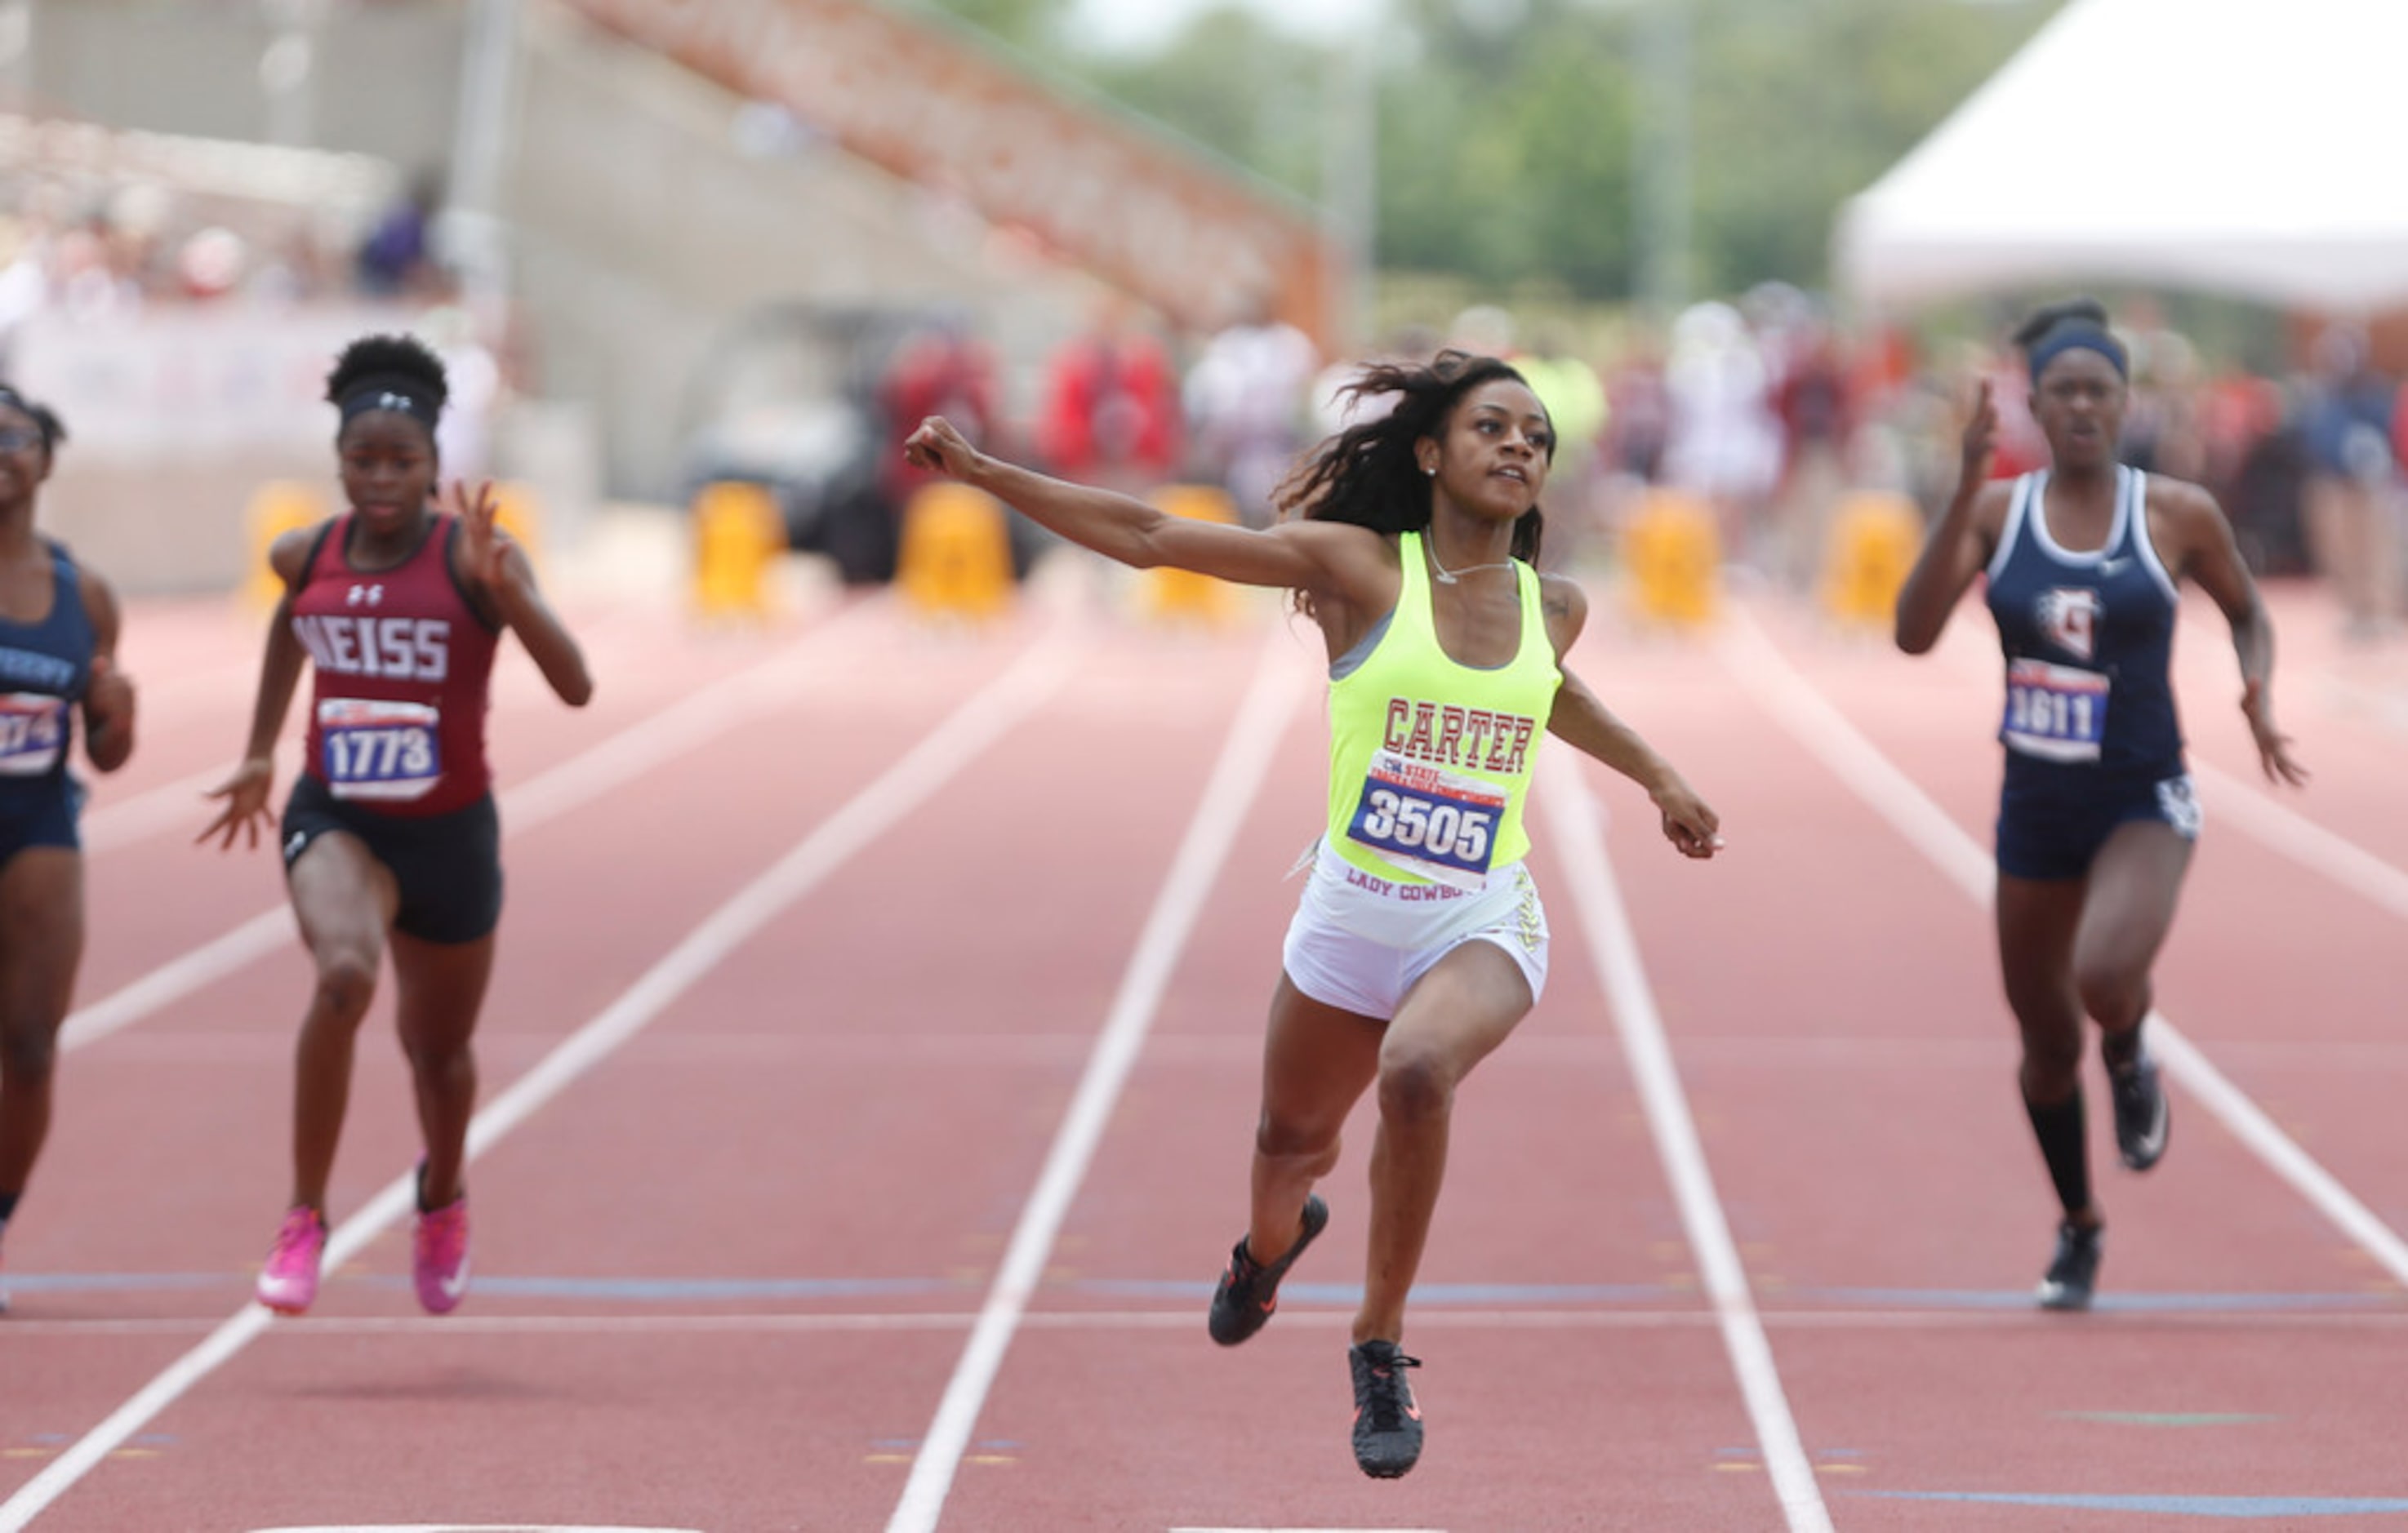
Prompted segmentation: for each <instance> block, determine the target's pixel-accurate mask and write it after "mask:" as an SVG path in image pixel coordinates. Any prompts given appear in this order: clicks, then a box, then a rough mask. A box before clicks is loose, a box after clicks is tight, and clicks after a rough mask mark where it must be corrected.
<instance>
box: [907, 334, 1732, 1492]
mask: <svg viewBox="0 0 2408 1533" xmlns="http://www.w3.org/2000/svg"><path fill="white" fill-rule="evenodd" d="M1353 390H1354V392H1355V394H1358V395H1361V396H1368V397H1373V398H1376V397H1379V396H1381V395H1383V394H1385V395H1393V408H1392V410H1391V411H1390V412H1389V413H1387V414H1385V415H1383V416H1381V417H1379V418H1378V419H1373V420H1368V421H1364V422H1362V423H1358V424H1356V425H1354V426H1352V427H1350V428H1349V429H1348V430H1346V431H1345V432H1343V433H1342V434H1341V435H1340V436H1338V437H1334V438H1332V439H1331V440H1329V441H1328V442H1326V443H1325V444H1324V445H1323V447H1322V448H1321V449H1320V450H1319V451H1317V452H1316V453H1315V454H1314V455H1313V456H1312V459H1311V460H1310V462H1309V463H1307V464H1306V465H1305V466H1304V467H1303V469H1302V470H1301V471H1300V472H1299V473H1298V474H1297V475H1296V476H1295V477H1294V478H1292V479H1291V480H1290V481H1289V482H1288V484H1287V485H1286V486H1285V487H1284V489H1283V494H1282V495H1281V510H1282V513H1283V517H1284V518H1285V519H1284V520H1283V521H1281V522H1279V523H1275V524H1273V525H1271V526H1269V527H1268V528H1264V529H1261V530H1252V529H1248V528H1244V527H1238V526H1226V525H1217V524H1214V523H1205V522H1197V521H1189V520H1185V519H1183V518H1177V517H1170V516H1166V515H1164V514H1163V513H1162V512H1160V511H1157V510H1156V509H1154V508H1153V507H1151V506H1149V505H1147V504H1145V503H1144V502H1142V501H1139V500H1133V499H1129V498H1127V497H1125V496H1123V495H1119V494H1111V493H1110V492H1107V491H1102V490H1096V489H1090V488H1087V487H1084V486H1081V485H1076V484H1068V483H1065V482H1063V481H1062V480H1054V479H1048V478H1046V477H1044V476H1042V475H1039V474H1036V473H1032V472H1030V471H1029V470H1027V469H1025V468H1020V467H1016V466H1012V465H1010V464H1006V463H1002V462H999V461H997V460H996V459H994V458H991V457H988V456H986V455H984V454H982V453H981V452H979V451H976V450H975V449H973V448H972V447H971V446H970V445H969V444H968V442H967V441H965V440H964V439H963V437H962V436H961V434H960V433H958V432H957V431H955V430H954V429H953V427H952V426H951V425H950V424H949V423H946V422H944V421H942V420H938V419H931V420H930V421H928V422H927V423H925V424H923V425H922V426H921V427H920V428H919V429H918V430H917V431H915V432H913V433H912V435H911V437H910V442H909V444H908V448H907V451H910V453H911V455H912V457H913V459H914V460H915V461H916V462H919V463H921V464H923V465H925V466H929V467H933V468H940V469H942V470H943V471H944V472H946V473H948V474H951V475H953V477H955V478H956V479H960V480H964V481H965V482H967V483H969V484H971V485H974V486H976V487H978V488H980V489H982V490H985V491H987V492H989V493H990V494H994V495H996V497H997V498H998V499H1000V500H1002V501H1004V502H1005V503H1006V504H1008V505H1011V506H1013V507H1015V508H1017V509H1020V510H1021V511H1024V512H1025V513H1026V514H1027V515H1029V516H1030V517H1032V518H1034V519H1035V520H1036V521H1038V522H1039V523H1042V524H1044V525H1045V526H1046V527H1048V528H1050V529H1052V530H1053V531H1054V532H1057V533H1059V534H1061V535H1062V536H1063V537H1068V538H1069V539H1070V540H1072V541H1073V542H1077V543H1081V544H1083V545H1084V546H1086V547H1088V548H1090V549H1094V550H1096V551H1097V552H1100V553H1103V554H1106V555H1108V556H1109V557H1111V558H1113V559H1116V560H1119V561H1120V562H1121V563H1123V564H1126V565H1131V566H1137V567H1140V568H1143V567H1148V566H1172V567H1176V568H1181V569H1188V570H1194V571H1197V572H1198V573H1201V574H1206V575H1212V576H1217V577H1219V578H1221V579H1223V580H1235V581H1239V582H1240V583H1243V584H1247V585H1263V586H1275V587H1283V588H1286V589H1288V590H1290V591H1292V592H1294V593H1295V594H1296V598H1297V604H1298V606H1299V607H1300V609H1302V610H1303V611H1304V612H1306V613H1307V614H1308V615H1310V616H1311V617H1312V619H1313V621H1314V622H1315V623H1317V624H1319V626H1320V628H1321V632H1322V638H1323V641H1324V643H1325V645H1326V649H1327V651H1328V655H1329V678H1330V680H1329V721H1330V754H1329V760H1330V769H1329V781H1328V820H1327V829H1326V834H1325V835H1324V837H1323V838H1322V839H1321V841H1320V842H1319V843H1318V844H1317V845H1316V847H1315V848H1314V849H1313V850H1312V852H1310V853H1309V856H1310V858H1311V861H1312V875H1311V877H1310V880H1309V881H1308V882H1307V884H1306V887H1305V891H1304V895H1303V897H1302V900H1301V901H1300V903H1299V906H1298V909H1297V913H1296V918H1295V921H1294V923H1293V924H1291V925H1290V927H1289V929H1288V934H1287V939H1286V943H1285V946H1284V950H1283V972H1282V973H1281V975H1280V981H1279V985H1278V987H1277V989H1276V990H1275V991H1274V992H1273V995H1272V997H1271V1007H1270V1022H1269V1036H1268V1038H1267V1039H1266V1040H1265V1044H1264V1052H1263V1096H1262V1113H1261V1119H1260V1123H1259V1125H1258V1127H1257V1128H1256V1130H1255V1136H1254V1164H1253V1191H1252V1198H1251V1204H1252V1211H1251V1217H1250V1220H1249V1224H1248V1227H1247V1231H1246V1234H1245V1236H1244V1237H1243V1238H1242V1239H1240V1240H1239V1241H1238V1243H1237V1246H1236V1248H1235V1250H1233V1251H1232V1252H1231V1254H1230V1258H1229V1266H1228V1269H1227V1270H1226V1272H1225V1273H1223V1275H1222V1278H1221V1282H1220V1285H1219V1288H1218V1290H1217V1291H1216V1292H1215V1293H1214V1295H1213V1297H1212V1307H1211V1315H1210V1327H1209V1328H1210V1330H1211V1336H1212V1339H1213V1340H1215V1341H1218V1342H1220V1343H1221V1344H1222V1345H1224V1346H1234V1345H1236V1344H1237V1343H1239V1342H1240V1341H1243V1340H1246V1339H1247V1338H1249V1337H1251V1336H1253V1335H1254V1333H1255V1332H1256V1331H1257V1330H1259V1329H1261V1328H1262V1325H1263V1324H1264V1322H1265V1321H1267V1320H1269V1318H1270V1314H1271V1311H1272V1309H1273V1308H1274V1306H1275V1305H1276V1303H1277V1296H1278V1290H1279V1284H1280V1280H1281V1279H1282V1278H1283V1277H1284V1276H1286V1274H1287V1272H1288V1270H1289V1268H1292V1267H1293V1266H1294V1265H1295V1264H1296V1261H1297V1257H1298V1256H1300V1255H1302V1254H1303V1253H1304V1250H1305V1248H1306V1247H1307V1246H1308V1245H1310V1244H1311V1243H1312V1240H1313V1239H1314V1238H1315V1237H1317V1236H1318V1235H1319V1234H1320V1233H1321V1231H1322V1229H1323V1228H1324V1226H1325V1225H1326V1224H1327V1222H1328V1219H1329V1211H1328V1208H1327V1206H1326V1204H1324V1203H1323V1201H1322V1200H1321V1198H1319V1197H1318V1196H1314V1195H1313V1193H1312V1185H1313V1183H1314V1182H1317V1181H1319V1180H1320V1179H1321V1178H1323V1177H1325V1176H1327V1175H1328V1174H1329V1173H1330V1171H1332V1170H1333V1169H1335V1168H1336V1167H1337V1164H1338V1153H1339V1130H1340V1127H1341V1126H1342V1125H1344V1123H1345V1121H1346V1115H1347V1112H1348V1110H1349V1109H1351V1108H1352V1107H1353V1106H1354V1105H1355V1101H1356V1100H1357V1099H1358V1098H1359V1097H1360V1096H1362V1095H1363V1093H1364V1092H1365V1091H1366V1090H1368V1089H1370V1088H1372V1087H1373V1086H1375V1085H1376V1087H1377V1091H1378V1101H1379V1110H1380V1126H1379V1130H1378V1133H1377V1135H1376V1136H1375V1138H1374V1139H1373V1141H1372V1147H1371V1165H1370V1180H1371V1207H1370V1216H1369V1221H1368V1223H1369V1261H1368V1265H1367V1268H1366V1272H1365V1276H1364V1291H1363V1303H1362V1307H1361V1309H1360V1310H1358V1311H1356V1313H1355V1325H1354V1338H1353V1340H1354V1345H1353V1346H1352V1348H1351V1349H1350V1351H1349V1353H1348V1367H1349V1368H1350V1370H1351V1371H1352V1373H1353V1375H1354V1384H1355V1425H1354V1446H1355V1463H1356V1465H1357V1466H1359V1467H1360V1468H1361V1469H1362V1470H1363V1472H1364V1473H1366V1474H1369V1475H1373V1476H1376V1477H1379V1478H1382V1479H1388V1478H1393V1477H1395V1476H1398V1475H1401V1474H1403V1473H1404V1472H1405V1471H1406V1470H1408V1469H1412V1467H1413V1464H1414V1462H1415V1460H1417V1459H1418V1458H1419V1457H1420V1455H1421V1448H1422V1418H1421V1410H1420V1407H1419V1406H1418V1404H1416V1403H1415V1400H1414V1398H1413V1392H1412V1385H1411V1384H1410V1383H1408V1382H1407V1381H1406V1378H1405V1370H1406V1369H1408V1368H1419V1367H1420V1366H1421V1363H1420V1360H1419V1359H1417V1358H1413V1357H1409V1356H1407V1355H1405V1353H1404V1351H1403V1349H1402V1347H1401V1345H1400V1344H1399V1343H1401V1342H1402V1340H1404V1334H1405V1300H1406V1296H1407V1293H1408V1292H1409V1290H1410V1289H1411V1288H1412V1282H1413V1275H1414V1272H1415V1270H1416V1269H1417V1268H1419V1266H1420V1263H1421V1257H1422V1248H1423V1245H1424V1243H1425V1241H1426V1239H1427V1236H1428V1234H1429V1226H1430V1217H1431V1213H1432V1211H1433V1210H1434V1208H1435V1207H1436V1204H1437V1200H1438V1191H1439V1183H1440V1182H1441V1179H1442V1178H1443V1175H1444V1172H1445V1167H1446V1149H1447V1136H1448V1128H1449V1122H1450V1118H1451V1115H1452V1112H1453V1110H1454V1106H1455V1088H1456V1087H1457V1086H1458V1085H1459V1084H1460V1083H1461V1082H1462V1081H1463V1079H1464V1077H1465V1076H1466V1075H1467V1074H1469V1072H1470V1070H1471V1068H1472V1067H1473V1066H1475V1065H1477V1064H1478V1063H1479V1062H1480V1061H1481V1060H1482V1059H1483V1058H1484V1057H1486V1055H1487V1054H1488V1053H1489V1052H1490V1051H1491V1050H1493V1049H1495V1048H1496V1047H1497V1046H1498V1044H1500V1043H1502V1042H1504V1041H1505V1039H1506V1036H1507V1035H1508V1034H1510V1033H1511V1032H1512V1030H1513V1027H1514V1024H1517V1023H1519V1022H1520V1021H1521V1020H1522V1018H1523V1016H1524V1015H1525V1014H1526V1013H1527V1012H1528V1010H1530V1008H1531V1006H1532V1005H1533V1004H1534V1003H1535V1002H1536V1001H1537V1000H1538V998H1539V995H1540V993H1541V990H1542V989H1543V988H1544V986H1545V982H1546V976H1547V921H1546V912H1545V911H1544V910H1543V909H1542V908H1541V905H1540V902H1539V893H1538V889H1537V887H1536V886H1535V885H1534V884H1533V883H1532V882H1531V880H1530V875H1529V873H1528V871H1527V869H1525V867H1523V865H1522V858H1523V855H1524V853H1525V852H1527V850H1528V847H1529V838H1528V836H1527V834H1526V833H1525V831H1524V829H1523V824H1522V810H1523V800H1524V797H1525V795H1526V793H1527V789H1528V786H1529V782H1530V778H1531V773H1532V770H1533V768H1534V766H1535V765H1536V760H1537V754H1538V752H1537V746H1538V743H1539V742H1538V738H1537V737H1538V735H1539V733H1540V732H1541V730H1544V731H1546V732H1549V733H1552V734H1554V735H1556V736H1557V737H1559V738H1562V739H1564V740H1565V741H1566V742H1567V743H1569V744H1570V745H1571V746H1572V747H1573V748H1574V749H1576V750H1579V751H1582V752H1585V753H1587V754H1588V755H1591V756H1594V757H1595V758H1596V759H1598V761H1600V762H1603V763H1604V764H1605V765H1606V766H1611V767H1613V769H1614V770H1616V771H1618V772H1621V773H1623V774H1624V775H1625V776H1627V777H1629V778H1631V779H1632V780H1634V781H1637V782H1639V783H1640V784H1641V786H1642V787H1644V788H1646V789H1647V791H1648V793H1649V795H1650V796H1651V797H1652V798H1653V799H1654V800H1655V803H1656V808H1657V809H1658V810H1659V811H1660V813H1661V816H1662V822H1663V829H1664V834H1665V835H1666V836H1667V837H1668V838H1670V840H1671V842H1672V844H1673V845H1674V846H1675V847H1677V848H1678V849H1679V850H1680V851H1682V852H1684V853H1686V854H1687V855H1689V856H1692V857H1711V856H1713V853H1714V852H1715V851H1716V850H1717V849H1718V848H1719V847H1720V846H1721V845H1722V841H1721V838H1720V837H1719V836H1718V835H1717V834H1716V831H1717V828H1718V825H1717V821H1716V819H1715V816H1714V813H1713V810H1712V809H1708V808H1707V807H1706V805H1705V804H1704V802H1703V801H1702V800H1700V799H1699V797H1698V795H1696V794H1695V793H1694V792H1692V791H1691V790H1690V788H1689V786H1688V784H1687V783H1686V782H1684V781H1683V780H1682V778H1681V776H1680V774H1679V773H1677V772H1675V771H1674V770H1673V769H1672V768H1671V766H1670V765H1668V764H1667V763H1666V762H1665V761H1664V759H1663V758H1662V757H1661V756H1658V755H1657V754H1656V752H1654V751H1653V750H1651V749H1650V748H1649V747H1648V745H1647V744H1646V742H1645V741H1644V740H1642V739H1641V738H1639V736H1638V735H1637V734H1635V733H1634V732H1632V730H1631V729H1630V728H1629V726H1628V725H1627V724H1623V723H1622V721H1621V720H1619V719H1617V718H1615V717H1614V716H1613V714H1612V713H1610V712H1608V711H1607V709H1606V708H1605V706H1604V704H1602V703H1600V702H1599V701H1598V698H1597V696H1596V695H1595V694H1593V693H1591V692H1590V691H1589V689H1588V688H1587V687H1586V686H1584V685H1583V684H1582V683H1581V681H1579V679H1578V678H1576V677H1574V676H1573V675H1572V674H1571V673H1570V671H1568V670H1566V669H1564V668H1563V665H1562V657H1563V654H1564V652H1566V651H1567V650H1569V649H1570V647H1571V645H1572V641H1573V640H1574V639H1575V638H1578V637H1579V635H1580V631H1581V626H1582V624H1583V623H1584V622H1585V621H1586V619H1587V616H1588V604H1587V599H1586V597H1585V596H1584V594H1583V593H1582V591H1581V589H1580V587H1579V586H1578V585H1576V584H1574V583H1573V582H1571V581H1570V580H1563V579H1560V578H1557V577H1555V576H1542V575H1541V574H1540V573H1539V572H1538V570H1537V569H1536V568H1534V567H1533V561H1534V560H1535V559H1536V558H1537V556H1538V552H1539V538H1540V532H1541V518H1540V511H1539V497H1540V494H1541V491H1542V490H1543V489H1544V488H1545V485H1546V479H1547V466H1548V464H1549V462H1550V460H1551V458H1552V456H1553V454H1554V451H1555V433H1554V430H1553V428H1552V427H1551V426H1550V424H1549V423H1548V420H1547V416H1546V412H1545V410H1544V409H1543V408H1541V405H1540V403H1539V400H1538V397H1537V396H1536V395H1535V394H1532V393H1531V392H1530V389H1529V386H1528V385H1527V383H1526V382H1524V381H1523V380H1522V377H1521V375H1520V374H1518V373H1516V372H1515V371H1514V370H1513V369H1512V367H1511V366H1509V365H1506V364H1505V363H1502V362H1499V361H1497V360H1496V359H1494V358H1490V357H1474V356H1468V355H1466V354H1464V353H1462V352H1458V351H1447V352H1441V354H1440V355H1439V356H1438V358H1437V359H1436V360H1435V362H1434V363H1432V364H1430V365H1419V366H1416V365H1379V366H1373V367H1370V368H1369V369H1367V370H1366V371H1365V372H1364V374H1363V375H1362V377H1361V378H1360V379H1359V380H1357V381H1356V382H1355V385H1354V386H1353Z"/></svg>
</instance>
